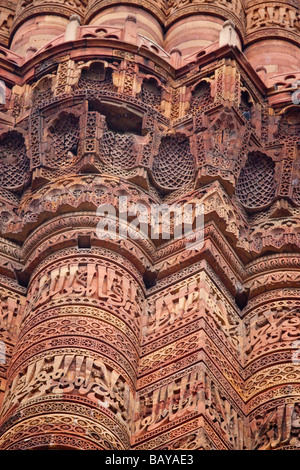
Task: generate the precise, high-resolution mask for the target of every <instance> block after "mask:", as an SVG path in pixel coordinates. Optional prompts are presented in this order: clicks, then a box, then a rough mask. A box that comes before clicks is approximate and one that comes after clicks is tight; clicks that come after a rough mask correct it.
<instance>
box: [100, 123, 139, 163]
mask: <svg viewBox="0 0 300 470" xmlns="http://www.w3.org/2000/svg"><path fill="white" fill-rule="evenodd" d="M134 141H135V139H134V136H133V134H127V133H126V134H121V133H120V132H115V131H112V130H109V129H108V128H107V126H105V131H104V135H103V139H102V142H101V151H100V156H101V159H102V160H103V162H104V163H105V164H106V165H109V166H113V165H116V166H118V167H121V168H131V167H132V166H134V164H135V162H136V154H135V152H134V149H133V145H134Z"/></svg>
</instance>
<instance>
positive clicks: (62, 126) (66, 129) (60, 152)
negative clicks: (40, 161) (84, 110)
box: [46, 113, 79, 168]
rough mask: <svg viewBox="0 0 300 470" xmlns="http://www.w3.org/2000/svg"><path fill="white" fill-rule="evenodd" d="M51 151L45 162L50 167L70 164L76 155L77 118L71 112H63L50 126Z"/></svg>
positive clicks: (77, 140)
mask: <svg viewBox="0 0 300 470" xmlns="http://www.w3.org/2000/svg"><path fill="white" fill-rule="evenodd" d="M50 135H51V146H52V148H53V150H54V151H53V152H51V156H47V159H46V163H47V165H49V166H51V167H54V168H55V167H57V166H58V165H59V166H60V167H62V166H63V167H64V166H69V165H71V164H72V163H73V162H74V161H75V160H76V157H77V151H78V143H79V119H78V118H77V117H76V116H74V115H73V114H66V113H63V114H61V115H60V116H59V118H58V119H57V120H56V121H55V123H54V124H53V125H52V126H51V127H50Z"/></svg>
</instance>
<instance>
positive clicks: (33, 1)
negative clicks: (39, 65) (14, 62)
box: [10, 0, 86, 55]
mask: <svg viewBox="0 0 300 470" xmlns="http://www.w3.org/2000/svg"><path fill="white" fill-rule="evenodd" d="M85 8H86V0H81V1H80V2H77V1H72V0H71V1H69V2H64V1H62V0H49V1H47V2H43V1H41V0H28V1H25V2H21V1H20V2H19V4H18V7H17V10H16V15H15V18H14V22H13V24H12V27H11V35H10V42H11V46H10V48H11V50H12V51H13V52H16V53H17V54H20V55H25V54H26V51H27V49H28V48H29V47H35V48H36V49H37V50H38V49H40V48H41V47H43V46H44V45H45V44H47V43H48V42H49V41H51V40H52V39H54V38H56V37H57V36H59V35H61V34H63V33H64V32H65V30H66V26H67V23H68V21H69V18H70V16H71V15H73V14H77V15H79V16H80V18H83V17H84V15H85Z"/></svg>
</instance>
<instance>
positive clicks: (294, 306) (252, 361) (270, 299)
mask: <svg viewBox="0 0 300 470" xmlns="http://www.w3.org/2000/svg"><path fill="white" fill-rule="evenodd" d="M299 262H300V259H299V256H298V255H292V254H290V255H289V254H286V255H285V256H282V255H273V256H267V257H264V258H260V260H258V261H255V262H253V263H251V264H250V265H249V266H248V268H247V272H248V276H249V280H248V282H247V287H248V288H249V289H250V292H251V293H250V296H251V298H250V301H249V303H248V305H247V307H246V308H245V310H244V315H245V318H244V326H245V331H244V338H245V349H244V358H245V364H244V367H245V389H244V394H245V397H244V399H245V402H246V403H247V414H248V418H249V438H250V447H251V449H255V450H273V449H297V448H299V437H298V433H299V417H300V407H299V391H300V371H299V346H300V343H299V325H300V316H299V289H298V284H297V281H296V277H297V275H296V272H297V270H298V269H299Z"/></svg>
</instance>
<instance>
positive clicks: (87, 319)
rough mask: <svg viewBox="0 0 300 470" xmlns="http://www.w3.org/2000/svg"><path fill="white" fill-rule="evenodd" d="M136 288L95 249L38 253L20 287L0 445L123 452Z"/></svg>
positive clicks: (126, 265) (126, 272)
mask: <svg viewBox="0 0 300 470" xmlns="http://www.w3.org/2000/svg"><path fill="white" fill-rule="evenodd" d="M142 308H143V292H142V288H141V279H140V276H139V273H138V272H137V270H136V269H135V268H134V266H133V265H131V263H130V262H129V261H127V260H125V259H124V258H123V257H121V256H119V255H117V254H116V253H114V252H112V251H110V250H106V249H104V248H92V249H83V250H82V249H78V248H69V249H64V250H62V251H58V252H56V253H54V254H52V255H50V256H49V257H48V258H46V259H45V260H44V261H43V262H42V263H41V264H40V265H39V266H38V267H37V268H36V270H35V271H34V273H33V275H32V277H31V280H30V284H29V287H28V295H27V304H26V307H25V312H24V317H23V323H22V326H21V332H20V337H19V340H18V344H17V346H16V349H15V353H14V357H13V362H12V364H11V367H10V371H9V378H8V383H7V392H6V395H5V397H4V403H3V410H2V419H1V422H2V425H1V430H2V436H1V437H0V447H1V448H3V449H25V448H40V447H46V448H49V447H51V446H56V447H59V448H61V447H63V448H76V449H128V448H130V428H131V419H132V414H133V409H132V408H133V406H134V391H135V382H136V374H137V365H138V349H139V332H140V316H141V310H142Z"/></svg>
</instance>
